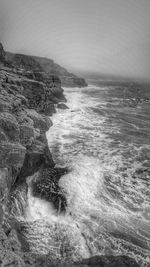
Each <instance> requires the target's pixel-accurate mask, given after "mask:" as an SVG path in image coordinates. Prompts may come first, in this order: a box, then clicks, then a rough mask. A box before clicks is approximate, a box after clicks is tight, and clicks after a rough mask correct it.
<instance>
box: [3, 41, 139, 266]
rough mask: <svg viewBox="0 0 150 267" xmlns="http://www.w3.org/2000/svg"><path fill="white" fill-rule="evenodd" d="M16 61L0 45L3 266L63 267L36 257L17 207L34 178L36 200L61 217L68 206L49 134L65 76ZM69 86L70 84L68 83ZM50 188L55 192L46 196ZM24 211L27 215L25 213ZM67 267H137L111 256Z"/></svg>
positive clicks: (62, 98) (31, 62)
mask: <svg viewBox="0 0 150 267" xmlns="http://www.w3.org/2000/svg"><path fill="white" fill-rule="evenodd" d="M11 58H12V57H11ZM18 58H19V59H18ZM13 60H14V57H13ZM17 60H18V61H17ZM17 60H16V59H15V60H14V61H12V59H11V60H10V56H9V61H8V54H6V53H5V51H4V49H3V46H2V45H1V44H0V266H18V267H19V266H35V267H37V266H43V267H44V266H45V267H46V266H64V264H62V263H61V262H53V261H52V259H51V255H47V256H42V255H34V254H32V253H31V252H30V251H29V248H28V244H27V242H26V240H25V239H24V238H23V236H22V235H21V224H19V223H18V222H17V220H15V216H16V217H17V212H18V211H17V209H16V205H15V201H16V200H17V198H18V205H21V203H19V197H20V192H21V193H22V196H23V201H24V202H25V205H26V197H27V191H28V184H27V182H26V178H27V177H29V176H32V177H34V178H35V179H33V184H32V186H33V193H34V195H35V196H39V197H40V198H43V199H46V200H50V201H51V202H53V204H54V207H55V209H56V210H57V211H58V212H62V211H63V212H64V211H65V207H66V205H67V202H66V199H65V196H64V195H63V192H62V191H61V189H60V188H59V184H58V181H59V179H60V177H61V175H63V174H64V173H66V172H67V170H66V169H59V168H55V163H54V161H53V158H52V155H51V153H50V151H49V148H48V143H47V139H46V131H47V130H48V129H49V128H50V127H51V126H52V121H51V119H50V118H49V116H51V115H52V114H53V113H55V112H56V110H55V106H56V105H58V107H61V105H60V104H59V103H64V102H66V99H65V96H64V94H63V89H62V88H61V80H63V79H64V80H65V79H66V76H65V75H64V78H63V73H61V78H60V77H59V76H58V75H56V72H55V73H53V74H48V72H44V71H43V68H42V67H41V69H40V68H39V64H38V63H37V62H36V63H35V58H32V57H30V60H29V58H28V57H27V56H25V57H23V59H22V57H20V56H17ZM16 62H19V63H16ZM38 62H39V59H38ZM42 62H43V61H42ZM44 62H45V61H44ZM13 63H14V64H13ZM27 63H28V64H27ZM17 64H19V65H17ZM34 64H35V66H36V69H34V68H33V65H34ZM42 64H45V63H42ZM25 66H29V67H30V70H29V69H28V68H29V67H27V68H26V67H25ZM23 67H24V69H22V68H23ZM32 68H33V69H32ZM38 68H39V69H38ZM57 72H58V74H59V71H57ZM65 73H66V72H65ZM75 77H76V76H75ZM67 81H68V78H67V80H65V83H67ZM73 81H74V82H73ZM79 81H82V82H79ZM65 83H64V84H65ZM70 84H72V86H77V85H80V86H85V85H86V83H85V81H84V80H83V79H81V80H80V78H79V80H78V78H74V79H73V78H71V83H70V82H68V86H69V85H70ZM62 106H63V107H65V106H64V105H62ZM41 185H42V186H44V189H43V188H42V186H41ZM50 186H52V187H53V191H52V192H50V191H49V190H46V188H47V187H48V188H50ZM19 210H20V211H21V212H22V214H23V213H24V210H23V207H19ZM65 266H68V267H69V266H106V267H107V266H116V267H117V266H129V267H130V266H133V267H134V266H135V267H136V266H138V265H137V264H136V263H135V262H134V261H133V260H131V259H129V258H127V257H113V256H112V257H109V259H108V257H98V258H94V259H93V260H92V259H89V260H86V261H83V262H81V263H76V264H75V263H74V264H73V263H70V264H69V263H65Z"/></svg>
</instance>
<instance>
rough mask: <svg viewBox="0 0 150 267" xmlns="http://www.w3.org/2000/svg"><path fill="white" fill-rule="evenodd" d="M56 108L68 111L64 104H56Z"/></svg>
mask: <svg viewBox="0 0 150 267" xmlns="http://www.w3.org/2000/svg"><path fill="white" fill-rule="evenodd" d="M57 108H60V109H69V108H68V107H67V105H66V104H64V103H58V104H57Z"/></svg>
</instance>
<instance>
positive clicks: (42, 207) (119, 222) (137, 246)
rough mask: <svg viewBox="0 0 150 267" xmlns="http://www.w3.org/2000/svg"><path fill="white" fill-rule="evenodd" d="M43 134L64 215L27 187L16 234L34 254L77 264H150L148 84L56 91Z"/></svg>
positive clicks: (101, 84) (96, 85)
mask: <svg viewBox="0 0 150 267" xmlns="http://www.w3.org/2000/svg"><path fill="white" fill-rule="evenodd" d="M64 95H65V97H66V99H67V103H66V105H67V106H68V109H65V110H63V109H57V113H56V114H54V115H53V117H52V121H53V126H52V127H51V128H50V129H49V131H48V132H47V139H48V144H49V148H50V151H51V153H52V155H53V159H54V161H55V163H56V166H58V167H67V168H68V170H69V172H68V173H67V174H65V175H63V176H62V177H61V179H60V181H59V186H60V187H61V189H62V190H63V193H64V194H65V196H66V199H67V208H66V212H63V213H57V212H56V211H55V209H54V207H53V205H52V203H50V202H47V201H45V200H42V199H39V198H35V197H33V195H32V190H29V192H28V205H27V207H26V218H25V220H26V221H27V222H28V223H29V224H30V227H28V229H26V232H25V233H24V236H25V237H26V238H27V239H28V241H29V244H30V249H31V251H33V252H36V253H43V254H47V253H50V255H52V256H53V257H54V258H56V257H57V258H60V259H62V260H67V259H68V260H73V261H77V260H80V259H83V258H88V257H91V256H95V255H126V256H129V257H131V258H133V259H135V261H136V262H137V263H138V264H139V266H141V267H148V266H150V85H148V84H140V83H136V82H116V83H115V82H112V83H111V82H109V83H107V82H106V81H105V82H101V81H98V80H97V81H95V82H94V83H93V84H89V86H88V87H85V88H64Z"/></svg>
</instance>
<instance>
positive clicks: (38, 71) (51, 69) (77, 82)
mask: <svg viewBox="0 0 150 267" xmlns="http://www.w3.org/2000/svg"><path fill="white" fill-rule="evenodd" d="M6 59H7V61H8V62H9V63H10V64H11V65H12V66H13V67H15V68H18V69H19V70H22V72H23V73H24V75H26V76H28V77H30V78H33V79H34V76H35V75H36V76H38V75H40V77H39V78H40V79H41V77H42V76H44V78H47V79H48V78H49V77H51V75H54V76H57V77H59V79H60V81H61V84H62V86H64V87H85V86H87V83H86V81H85V80H84V79H83V78H79V77H77V76H76V75H74V74H73V73H70V72H68V71H67V70H66V69H65V68H63V67H61V66H60V65H58V64H56V63H55V62H54V61H53V60H52V59H49V58H44V57H36V56H29V55H23V54H13V53H10V52H6Z"/></svg>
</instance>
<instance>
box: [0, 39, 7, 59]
mask: <svg viewBox="0 0 150 267" xmlns="http://www.w3.org/2000/svg"><path fill="white" fill-rule="evenodd" d="M5 55H6V53H5V51H4V48H3V45H2V44H1V43H0V62H3V61H4V60H5Z"/></svg>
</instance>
